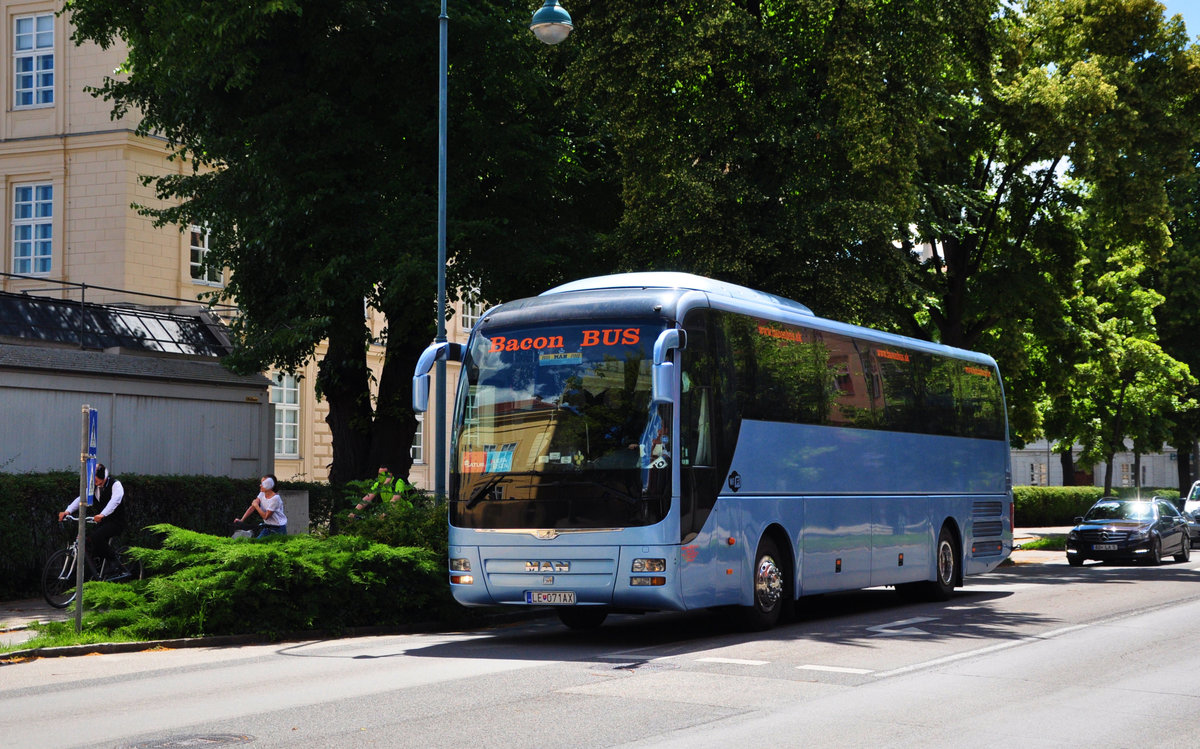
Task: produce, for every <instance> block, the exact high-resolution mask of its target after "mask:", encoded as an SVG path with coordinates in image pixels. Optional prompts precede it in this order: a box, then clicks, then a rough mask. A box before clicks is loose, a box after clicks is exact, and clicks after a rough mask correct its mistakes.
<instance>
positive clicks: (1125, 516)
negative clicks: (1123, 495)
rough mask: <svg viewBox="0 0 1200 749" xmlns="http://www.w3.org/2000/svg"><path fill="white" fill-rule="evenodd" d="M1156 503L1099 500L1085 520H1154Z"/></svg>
mask: <svg viewBox="0 0 1200 749" xmlns="http://www.w3.org/2000/svg"><path fill="white" fill-rule="evenodd" d="M1153 519H1154V505H1152V504H1150V503H1149V502H1123V501H1120V500H1114V501H1111V502H1097V503H1096V504H1095V505H1093V506H1092V509H1090V510H1088V513H1087V515H1086V516H1085V517H1084V520H1142V521H1145V520H1153Z"/></svg>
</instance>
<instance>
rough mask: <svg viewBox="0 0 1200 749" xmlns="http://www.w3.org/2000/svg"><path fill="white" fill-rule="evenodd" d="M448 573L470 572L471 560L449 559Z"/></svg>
mask: <svg viewBox="0 0 1200 749" xmlns="http://www.w3.org/2000/svg"><path fill="white" fill-rule="evenodd" d="M450 571H451V572H470V571H471V560H470V559H451V560H450Z"/></svg>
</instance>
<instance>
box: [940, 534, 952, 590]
mask: <svg viewBox="0 0 1200 749" xmlns="http://www.w3.org/2000/svg"><path fill="white" fill-rule="evenodd" d="M938 579H940V580H941V581H942V583H944V584H946V585H949V584H950V583H951V582H953V581H954V547H953V546H951V545H950V544H949V543H948V542H946V543H943V544H942V545H941V546H939V547H938Z"/></svg>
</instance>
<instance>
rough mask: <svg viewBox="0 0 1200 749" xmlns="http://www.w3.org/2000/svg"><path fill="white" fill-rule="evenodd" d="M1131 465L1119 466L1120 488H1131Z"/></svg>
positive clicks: (1123, 464)
mask: <svg viewBox="0 0 1200 749" xmlns="http://www.w3.org/2000/svg"><path fill="white" fill-rule="evenodd" d="M1133 475H1134V474H1133V463H1122V464H1121V486H1133Z"/></svg>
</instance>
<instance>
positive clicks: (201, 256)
mask: <svg viewBox="0 0 1200 749" xmlns="http://www.w3.org/2000/svg"><path fill="white" fill-rule="evenodd" d="M209 235H210V232H209V231H208V230H206V229H201V228H200V227H199V226H193V227H192V231H191V266H192V282H193V283H203V284H208V285H209V286H220V285H221V269H220V268H206V267H205V263H206V262H207V261H208V238H209Z"/></svg>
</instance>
